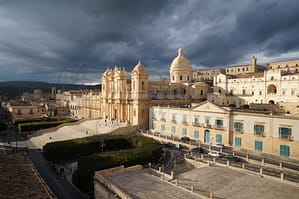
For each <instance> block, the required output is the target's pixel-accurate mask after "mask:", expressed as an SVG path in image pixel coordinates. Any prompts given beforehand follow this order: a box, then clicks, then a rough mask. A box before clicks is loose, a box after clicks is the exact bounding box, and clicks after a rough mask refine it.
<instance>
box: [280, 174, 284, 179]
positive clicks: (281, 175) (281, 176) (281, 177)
mask: <svg viewBox="0 0 299 199" xmlns="http://www.w3.org/2000/svg"><path fill="white" fill-rule="evenodd" d="M283 178H284V176H283V172H281V173H280V180H281V181H283Z"/></svg>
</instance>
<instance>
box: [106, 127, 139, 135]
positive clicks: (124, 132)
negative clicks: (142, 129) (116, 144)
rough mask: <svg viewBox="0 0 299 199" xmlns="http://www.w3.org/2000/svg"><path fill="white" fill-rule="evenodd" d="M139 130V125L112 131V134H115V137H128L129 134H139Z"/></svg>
mask: <svg viewBox="0 0 299 199" xmlns="http://www.w3.org/2000/svg"><path fill="white" fill-rule="evenodd" d="M138 129H139V125H134V126H124V127H119V128H117V129H115V130H113V131H111V133H110V134H113V135H127V134H131V133H135V132H137V130H138Z"/></svg>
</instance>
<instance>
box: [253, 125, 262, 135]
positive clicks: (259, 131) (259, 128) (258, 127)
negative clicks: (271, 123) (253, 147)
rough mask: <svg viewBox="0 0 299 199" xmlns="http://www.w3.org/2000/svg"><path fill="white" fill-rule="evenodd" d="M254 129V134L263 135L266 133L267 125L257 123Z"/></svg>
mask: <svg viewBox="0 0 299 199" xmlns="http://www.w3.org/2000/svg"><path fill="white" fill-rule="evenodd" d="M253 130H254V134H256V135H262V134H263V133H264V130H265V127H264V125H258V124H255V125H254V126H253Z"/></svg>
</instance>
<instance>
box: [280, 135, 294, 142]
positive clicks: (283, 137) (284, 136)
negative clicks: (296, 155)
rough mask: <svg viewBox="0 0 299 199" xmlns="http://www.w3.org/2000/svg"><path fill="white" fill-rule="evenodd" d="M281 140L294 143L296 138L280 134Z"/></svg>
mask: <svg viewBox="0 0 299 199" xmlns="http://www.w3.org/2000/svg"><path fill="white" fill-rule="evenodd" d="M279 138H280V139H282V140H289V141H294V136H292V135H284V134H280V135H279Z"/></svg>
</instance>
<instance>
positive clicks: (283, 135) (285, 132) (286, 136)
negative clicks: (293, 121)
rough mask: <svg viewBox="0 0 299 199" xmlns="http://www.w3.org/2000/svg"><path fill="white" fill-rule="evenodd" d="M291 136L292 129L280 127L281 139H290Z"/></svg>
mask: <svg viewBox="0 0 299 199" xmlns="http://www.w3.org/2000/svg"><path fill="white" fill-rule="evenodd" d="M291 135H292V129H291V128H285V127H279V138H282V139H289V138H290V136H291Z"/></svg>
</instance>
